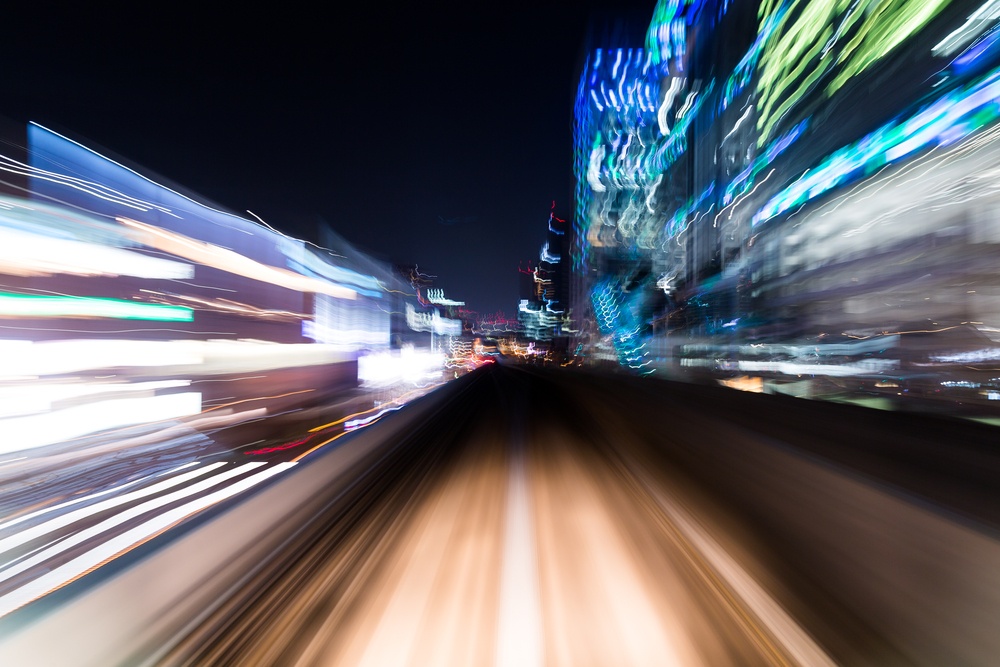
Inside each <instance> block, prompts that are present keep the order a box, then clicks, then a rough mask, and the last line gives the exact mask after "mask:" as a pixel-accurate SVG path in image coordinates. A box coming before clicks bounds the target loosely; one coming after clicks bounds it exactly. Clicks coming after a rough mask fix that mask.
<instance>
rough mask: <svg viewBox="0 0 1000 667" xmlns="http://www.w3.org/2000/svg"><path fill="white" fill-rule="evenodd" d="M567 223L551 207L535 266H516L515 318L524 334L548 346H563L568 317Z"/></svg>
mask: <svg viewBox="0 0 1000 667" xmlns="http://www.w3.org/2000/svg"><path fill="white" fill-rule="evenodd" d="M553 209H554V205H553ZM567 227H568V225H567V222H566V221H565V220H563V219H561V218H559V217H557V216H556V215H555V212H554V210H553V212H551V213H549V219H548V223H547V228H546V232H545V242H544V243H543V244H542V247H541V250H540V251H539V253H538V261H537V262H536V263H535V264H534V266H532V264H531V263H528V264H526V265H523V266H520V267H518V270H519V271H520V274H521V275H520V279H521V283H520V288H521V300H520V303H519V304H518V321H519V322H520V323H521V327H522V329H523V332H524V337H525V338H528V339H530V340H533V341H539V342H545V343H547V344H548V345H549V346H550V347H551V346H553V345H555V344H558V345H559V346H561V347H564V343H563V342H561V341H562V339H563V337H564V336H565V334H566V332H565V331H564V329H565V328H566V326H567V322H568V321H569V313H568V310H567V308H568V304H567V301H568V285H567V282H568V281H567V279H568V277H569V276H568V271H567V268H568V267H567V262H566V261H565V255H566V246H567ZM557 341H558V343H557Z"/></svg>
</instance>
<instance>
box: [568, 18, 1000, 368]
mask: <svg viewBox="0 0 1000 667" xmlns="http://www.w3.org/2000/svg"><path fill="white" fill-rule="evenodd" d="M998 18H1000V11H998V10H997V9H996V8H995V7H994V3H992V2H981V1H974V2H947V1H946V0H900V1H899V2H892V3H878V4H877V6H876V4H875V3H867V2H861V3H831V2H808V3H807V2H803V1H801V0H747V1H740V0H660V1H659V2H657V3H656V4H655V7H653V8H652V12H651V17H650V21H649V23H648V27H647V30H646V36H645V41H644V42H643V41H639V40H636V39H635V38H634V37H630V39H632V40H633V41H630V42H621V41H618V42H605V43H601V44H594V45H592V46H591V48H589V49H588V51H587V56H586V59H585V62H584V64H583V67H582V70H581V76H580V81H579V86H578V95H577V100H576V106H575V119H576V133H575V154H574V165H575V172H576V180H577V193H576V212H575V216H574V221H573V222H574V226H573V228H574V232H575V234H574V244H573V248H572V253H571V256H572V268H573V272H574V285H573V289H572V298H571V301H572V302H573V304H574V306H575V310H576V309H577V308H580V307H581V306H582V305H583V304H589V306H590V308H591V309H592V321H593V325H592V326H591V329H590V330H589V331H588V330H587V326H586V323H585V324H584V326H582V327H581V329H582V335H581V340H582V341H585V342H586V343H587V345H588V347H589V349H590V350H591V351H592V352H593V353H595V354H600V353H601V352H602V351H603V352H604V353H606V354H607V353H611V352H612V351H613V354H614V355H615V356H616V358H617V359H618V360H619V361H620V362H621V363H622V364H625V365H629V366H633V367H635V368H643V369H651V368H655V367H657V366H659V367H662V368H677V367H680V366H682V365H686V366H689V367H690V366H693V365H705V366H710V367H712V368H713V369H715V370H723V371H725V370H734V369H735V370H738V371H747V370H754V369H756V370H759V369H762V368H764V369H768V370H767V371H766V372H768V373H771V374H772V375H779V374H785V375H792V376H794V375H796V372H795V371H796V369H798V370H801V369H802V368H805V367H807V366H808V367H809V368H810V369H812V370H815V371H816V373H819V374H824V373H828V374H836V373H845V374H849V373H852V372H854V371H853V370H852V369H855V370H857V369H862V370H863V369H866V368H867V369H872V368H878V369H887V368H900V367H901V366H905V364H906V363H907V362H906V358H907V357H906V355H907V352H906V351H905V350H904V349H903V348H904V347H905V345H904V343H903V341H905V340H913V341H915V340H916V338H906V337H905V336H907V335H908V332H911V331H924V330H927V331H930V330H937V329H944V328H946V327H967V328H968V327H972V328H974V329H975V332H974V333H975V334H976V336H979V337H985V338H987V339H990V340H992V338H994V337H995V334H993V333H992V332H993V331H994V330H997V331H1000V290H997V289H996V288H994V287H993V286H992V283H993V279H992V278H991V277H990V276H992V275H994V273H995V270H996V269H997V268H1000V266H998V260H997V257H998V256H1000V252H998V249H1000V247H998V246H997V245H996V243H997V241H998V240H1000V215H998V214H997V213H996V211H998V210H1000V208H998V207H997V206H996V204H997V203H998V202H997V197H998V193H1000V188H997V187H996V185H995V184H996V183H997V177H996V176H995V175H994V174H995V173H1000V172H994V171H993V170H995V169H996V168H997V167H1000V151H998V148H1000V145H997V144H996V139H997V136H998V131H997V129H996V128H997V122H998V120H1000V107H998V106H997V104H996V100H997V98H998V95H1000V38H998V37H997V34H1000V33H998V31H997V30H996V28H997V23H998ZM973 337H975V336H973ZM874 339H878V341H879V342H878V344H874V343H872V342H871V341H872V340H874ZM866 341H867V342H866ZM991 344H992V343H991ZM782 345H786V347H784V348H782V347H781V346H782ZM788 345H790V347H788ZM873 350H874V351H873ZM928 354H929V353H925V354H924V356H923V357H922V359H923V361H930V359H929V356H928ZM809 355H812V357H811V358H812V359H813V360H814V361H815V360H819V362H820V364H819V366H820V367H819V368H818V369H817V368H814V365H810V364H807V363H806V362H805V361H804V359H805V358H806V357H808V356H809ZM790 358H791V359H790ZM834 360H837V361H836V363H834ZM779 362H780V363H784V364H786V365H785V366H781V365H780V364H779ZM866 364H867V365H866ZM835 367H836V368H835ZM775 369H784V370H775ZM761 372H764V371H761ZM858 372H861V371H860V370H859V371H858Z"/></svg>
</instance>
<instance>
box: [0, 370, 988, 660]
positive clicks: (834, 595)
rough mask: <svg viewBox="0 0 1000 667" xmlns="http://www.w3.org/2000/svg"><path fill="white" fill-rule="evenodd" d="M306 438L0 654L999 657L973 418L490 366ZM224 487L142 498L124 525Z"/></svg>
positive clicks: (5, 623)
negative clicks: (248, 488) (365, 420)
mask: <svg viewBox="0 0 1000 667" xmlns="http://www.w3.org/2000/svg"><path fill="white" fill-rule="evenodd" d="M313 423H315V422H313ZM326 423H329V421H327V422H326ZM664 423H668V424H670V428H669V429H664V428H663V424H664ZM304 430H306V429H303V431H304ZM301 432H302V431H300V433H301ZM942 434H946V435H947V438H943V437H942ZM333 437H335V438H338V439H339V440H338V442H339V445H338V446H337V447H332V448H327V449H324V450H322V451H321V452H318V453H317V454H316V455H315V456H312V457H310V458H309V459H308V460H307V461H305V462H303V463H302V464H301V465H299V466H298V467H297V468H296V470H295V471H294V472H293V473H292V474H290V475H288V476H286V477H284V478H283V479H280V480H276V481H275V482H274V483H273V484H272V485H269V486H267V487H266V488H264V489H262V490H261V491H260V492H259V493H257V494H256V495H254V496H252V497H250V498H248V499H246V500H245V501H244V502H242V503H239V504H235V505H233V506H231V507H229V508H228V509H226V511H225V512H224V513H219V514H217V515H216V516H215V517H214V518H212V519H211V520H209V521H207V522H204V523H203V524H201V525H197V526H195V527H193V528H191V529H189V530H187V531H185V533H184V534H183V535H182V536H180V537H178V538H176V539H174V540H168V541H166V542H163V543H161V544H160V545H159V548H158V549H156V550H153V551H152V552H150V553H148V554H147V555H146V557H145V558H144V559H143V560H137V561H136V560H134V561H132V563H131V565H130V567H128V568H125V569H123V570H122V571H121V572H119V573H118V574H117V575H116V576H111V577H108V578H106V580H105V581H104V582H102V583H100V584H97V585H93V584H92V585H87V581H86V579H84V580H82V581H80V582H77V583H74V584H73V585H71V586H67V587H66V588H65V592H64V593H60V595H61V596H62V597H63V599H64V605H63V606H61V607H58V608H55V607H52V606H50V607H49V609H48V611H47V612H46V613H44V614H41V616H33V615H31V614H30V613H28V612H30V611H31V608H30V607H29V608H26V609H24V610H22V611H15V612H13V613H10V614H9V615H8V616H7V617H6V618H3V619H0V661H7V662H10V663H11V664H22V663H23V662H24V660H23V658H24V656H26V655H31V656H32V657H35V658H38V659H40V660H42V661H43V662H46V663H51V664H62V663H64V662H66V659H67V654H66V653H65V650H66V649H64V648H62V647H60V646H57V645H53V646H44V647H41V648H39V647H40V643H39V642H41V641H42V640H41V638H43V637H47V636H53V634H56V635H62V634H64V633H75V634H76V636H85V637H87V642H88V644H87V646H88V651H87V657H86V658H85V659H83V660H79V661H77V662H80V663H82V664H92V665H102V664H137V665H144V664H168V665H170V664H185V665H187V664H213V665H240V666H241V667H242V666H243V665H405V664H432V665H443V666H445V665H490V664H496V665H504V664H520V665H538V664H544V665H557V666H558V665H578V664H598V665H605V664H613V665H671V664H676V665H706V666H712V667H716V666H722V667H725V666H727V665H732V666H734V667H735V666H739V667H744V666H751V667H752V666H756V665H789V666H791V665H819V666H821V667H829V666H831V665H835V664H848V665H856V664H857V665H862V664H874V665H885V664H893V665H895V664H899V665H926V666H928V667H930V666H934V665H952V664H963V665H964V664H968V665H989V664H992V663H993V658H994V657H995V655H997V652H998V651H1000V637H998V636H997V635H996V633H995V631H994V630H995V628H994V627H993V622H992V619H993V618H995V617H996V612H997V610H1000V585H998V582H1000V540H998V539H997V529H998V527H1000V511H998V509H997V505H996V503H995V502H990V500H989V499H990V498H994V497H995V486H996V485H995V482H996V471H997V470H1000V461H998V454H997V450H996V447H995V436H994V429H993V428H992V427H988V426H984V425H981V424H976V423H973V422H965V421H958V420H948V419H941V418H938V417H932V416H923V417H921V416H915V415H905V416H904V415H900V414H898V413H892V412H884V411H876V410H869V409H864V408H860V407H857V406H851V405H837V404H831V403H824V402H814V401H802V400H801V399H797V398H793V397H787V396H770V395H762V394H751V393H747V392H738V391H732V390H730V389H726V388H722V387H712V386H699V385H681V384H675V383H670V382H664V381H657V380H654V379H651V378H645V379H640V378H628V377H625V376H623V375H620V374H619V375H597V374H591V373H585V372H580V371H573V370H561V371H560V372H558V373H557V372H544V371H543V370H541V369H531V368H521V367H512V366H510V365H509V364H508V363H506V362H503V363H499V364H491V365H489V366H487V367H485V368H482V369H480V370H479V371H477V372H475V373H472V374H470V375H468V376H465V377H463V378H461V379H459V380H458V381H456V382H453V383H449V384H447V385H445V386H443V387H442V388H440V389H439V390H438V391H436V392H433V393H431V394H429V395H427V396H425V397H424V398H422V399H420V400H417V401H415V402H413V403H411V404H410V405H409V406H407V407H406V408H405V409H403V410H399V411H395V412H392V413H390V414H387V415H385V416H384V417H382V418H381V419H380V420H379V421H378V423H377V425H376V426H373V427H371V428H366V429H363V430H361V431H359V432H356V433H350V434H349V437H348V436H345V435H344V434H343V433H341V434H335V435H333ZM299 439H301V438H299ZM942 443H947V444H942ZM292 451H295V450H292ZM272 455H274V456H280V455H282V451H278V452H274V453H273V454H268V456H272ZM277 467H278V466H275V465H273V464H270V465H268V467H266V468H264V469H262V470H260V471H259V472H256V473H254V474H253V475H248V476H243V477H240V478H239V481H238V482H237V484H247V483H250V482H249V480H254V479H256V477H257V476H260V475H268V474H277ZM225 469H226V468H223V470H225ZM230 470H232V469H231V468H230ZM189 472H193V471H189ZM209 479H212V478H209ZM206 481H209V480H206ZM233 488H235V487H230V486H225V485H221V484H220V485H219V486H218V488H216V489H213V490H212V491H211V492H210V493H208V494H206V495H204V496H201V497H198V498H194V499H190V498H185V499H184V501H183V502H182V503H180V504H179V505H175V506H172V507H170V508H169V509H168V511H167V512H166V513H164V514H163V515H161V516H149V515H145V514H143V515H142V517H141V519H140V521H139V523H140V527H141V529H142V530H141V534H137V533H135V532H133V531H132V528H133V526H131V525H129V526H127V527H126V529H125V530H124V531H123V535H124V536H125V538H126V539H125V542H128V543H130V544H133V545H134V544H136V543H138V542H141V541H142V540H144V539H146V537H145V536H146V535H153V534H155V533H156V531H157V530H159V529H161V528H162V527H163V526H165V525H167V524H168V523H169V521H171V520H179V519H180V518H182V517H183V516H187V513H189V512H192V511H197V509H198V508H202V507H204V506H206V503H210V502H213V501H214V500H215V499H216V497H217V496H218V495H219V494H222V495H223V496H225V495H227V494H229V493H232V489H233ZM175 493H181V492H180V491H178V492H175ZM137 530H138V529H137ZM121 539H122V538H119V537H109V538H108V539H107V540H105V542H107V543H109V544H110V546H102V545H88V546H87V548H86V549H85V550H84V551H83V552H82V553H74V554H72V555H71V556H70V557H69V558H67V561H66V563H64V564H62V563H60V564H56V566H55V567H54V568H53V572H57V573H61V574H62V575H63V578H62V579H61V580H60V581H59V582H55V581H52V580H50V578H49V575H48V574H43V575H41V577H40V581H41V582H42V584H44V585H46V586H49V587H52V586H58V585H61V582H64V581H66V580H69V579H72V578H73V577H74V576H75V574H74V573H76V572H79V571H82V569H83V568H86V567H90V566H92V564H93V563H95V562H97V561H98V560H99V559H100V558H101V557H103V556H104V554H105V550H107V551H114V550H115V549H118V550H122V549H127V548H130V547H129V546H123V544H124V543H123V542H122V541H121ZM149 546H150V547H154V546H157V544H156V542H155V541H154V542H153V543H151V544H150V545H149ZM193 563H196V564H197V566H196V567H195V566H192V564H193ZM27 590H28V591H29V592H25V591H24V590H20V589H19V590H17V591H14V592H12V593H10V594H8V595H10V596H21V597H16V599H15V598H14V597H11V598H10V600H13V601H12V602H9V604H11V605H13V606H16V605H17V604H21V603H23V602H24V601H25V600H26V599H28V598H30V596H31V592H30V589H27ZM147 590H150V591H157V592H156V594H155V595H153V594H152V593H145V592H144V591H147ZM7 600H8V598H0V601H5V604H7V603H8V602H6V601H7ZM43 609H44V608H43ZM36 613H37V612H36ZM147 628H148V629H147ZM80 633H83V634H82V635H81V634H80ZM25 651H28V652H29V653H25Z"/></svg>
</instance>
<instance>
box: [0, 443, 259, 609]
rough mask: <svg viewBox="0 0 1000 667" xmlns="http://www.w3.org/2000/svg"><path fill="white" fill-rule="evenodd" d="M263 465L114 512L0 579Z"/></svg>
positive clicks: (1, 574)
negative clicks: (117, 512) (107, 517)
mask: <svg viewBox="0 0 1000 667" xmlns="http://www.w3.org/2000/svg"><path fill="white" fill-rule="evenodd" d="M262 465H266V464H264V463H246V464H244V465H242V466H240V467H237V468H233V469H230V470H227V471H226V472H223V473H220V474H218V475H214V476H213V477H210V478H209V479H206V480H202V481H201V482H198V483H196V484H192V485H190V486H188V487H186V488H183V489H181V490H179V491H174V492H173V493H169V494H167V495H165V496H162V497H160V498H156V499H155V500H150V501H147V502H145V503H142V504H141V505H136V506H135V507H132V508H130V509H128V510H126V511H124V512H121V513H120V514H116V515H114V516H112V517H111V518H109V519H105V520H104V521H101V522H100V523H98V524H95V525H93V526H90V527H88V528H85V529H83V530H81V531H79V532H77V533H74V534H73V535H71V536H70V537H68V538H66V539H64V540H61V541H59V542H57V543H56V544H54V545H53V546H51V547H48V548H45V549H43V550H41V551H39V552H36V553H34V554H32V555H31V556H30V557H28V558H25V559H24V560H21V561H20V562H18V563H17V564H15V565H11V566H10V567H7V568H6V569H4V570H3V571H0V582H3V581H7V580H8V579H10V578H11V577H13V576H15V575H17V574H20V573H21V572H23V571H25V570H27V569H28V568H30V567H33V566H35V565H38V564H39V563H43V562H45V561H47V560H50V559H52V558H54V557H56V556H58V555H59V554H62V553H65V552H66V551H67V550H69V549H70V548H72V547H75V546H76V545H77V544H82V543H84V542H86V541H87V540H88V539H90V538H92V537H94V536H96V535H100V534H101V533H105V532H107V531H109V530H111V529H113V528H115V527H117V526H120V525H122V524H125V523H127V522H128V521H131V520H132V519H134V518H136V517H138V516H141V515H142V514H145V513H146V512H150V511H152V510H155V509H158V508H160V507H163V506H165V505H168V504H170V503H172V502H174V501H176V500H181V499H183V498H186V497H188V496H193V495H195V494H197V493H200V492H202V491H204V490H205V489H208V488H210V487H212V486H217V485H218V484H221V483H222V482H225V481H226V480H228V479H232V478H234V477H238V476H240V475H242V474H244V473H246V472H247V471H249V470H251V469H253V468H257V467H260V466H262ZM236 486H237V485H232V486H230V487H229V488H230V489H233V488H236ZM82 514H83V515H84V516H86V515H87V514H89V513H88V512H83V513H82ZM161 516H163V515H161ZM77 518H84V517H83V516H80V517H77ZM52 529H55V527H52ZM97 562H101V561H97ZM40 581H47V579H46V578H45V577H42V578H40V579H37V580H36V581H35V582H33V584H32V585H31V587H30V588H31V589H32V590H38V588H37V587H39V586H43V585H44V584H39V583H38V582H40ZM43 592H44V591H43ZM2 599H3V598H0V600H2ZM32 599H33V598H32ZM2 609H3V608H2V607H0V613H2ZM8 611H9V609H8Z"/></svg>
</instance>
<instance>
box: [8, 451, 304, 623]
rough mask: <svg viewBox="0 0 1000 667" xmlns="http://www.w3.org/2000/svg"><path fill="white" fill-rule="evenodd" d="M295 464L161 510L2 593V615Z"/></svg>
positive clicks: (283, 465) (281, 464)
mask: <svg viewBox="0 0 1000 667" xmlns="http://www.w3.org/2000/svg"><path fill="white" fill-rule="evenodd" d="M292 465H294V464H293V463H280V464H278V465H275V466H272V467H271V468H269V469H267V470H264V471H262V472H260V473H257V474H256V475H253V476H251V477H248V478H246V479H243V480H240V481H239V482H236V483H235V484H231V485H229V486H227V487H226V488H224V489H221V490H219V491H215V492H214V493H211V494H209V495H207V496H205V497H203V498H199V499H197V500H193V501H191V502H189V503H187V504H185V505H182V506H180V507H176V508H174V509H172V510H170V511H168V512H164V513H163V514H160V515H158V516H156V517H154V518H152V519H150V520H148V521H146V522H144V523H142V524H140V525H138V526H136V527H135V528H131V529H130V530H128V531H126V532H124V533H122V534H120V535H117V536H115V537H114V538H112V539H110V540H108V541H107V542H105V543H103V544H102V545H100V546H99V547H97V548H94V549H91V550H90V551H88V552H86V553H84V554H83V555H81V556H78V557H76V558H74V559H73V560H71V561H70V562H68V563H66V564H65V565H62V566H60V567H57V568H55V569H54V570H52V571H50V572H48V573H47V574H45V575H43V576H41V577H39V578H38V579H35V580H34V581H32V582H31V583H30V584H28V585H27V586H24V587H23V588H20V589H18V590H16V591H14V592H13V593H8V594H7V595H4V596H2V597H0V615H3V614H7V613H10V612H11V611H13V610H15V609H17V608H18V607H21V606H22V605H24V604H27V603H28V602H31V601H32V600H34V599H36V598H38V597H40V596H42V595H45V594H46V593H49V592H51V591H53V590H55V589H57V588H60V587H62V586H65V585H66V584H68V583H70V582H71V581H73V580H74V579H76V578H78V577H80V576H81V575H83V574H86V573H87V572H89V571H90V570H92V569H93V568H95V567H98V566H99V565H101V564H102V563H104V562H106V561H108V560H110V559H112V558H116V557H117V556H120V555H121V554H122V553H124V552H126V551H129V550H130V549H134V548H135V547H137V546H139V545H140V544H142V543H143V542H145V541H146V540H149V539H150V538H152V537H154V536H156V535H158V534H159V533H161V532H163V531H164V530H166V529H167V528H169V527H170V526H172V525H174V524H176V523H178V522H180V521H182V520H183V519H184V518H186V517H188V516H190V515H192V514H195V513H197V512H200V511H202V510H203V509H205V508H206V507H209V506H211V505H214V504H215V503H218V502H221V501H223V500H225V499H226V498H230V497H232V496H235V495H236V494H238V493H242V492H243V491H245V490H247V489H249V488H250V487H252V486H254V485H256V484H260V483H261V482H264V481H265V480H267V479H268V478H269V477H273V476H274V475H278V474H280V473H282V472H284V471H285V470H287V469H288V468H289V467H291V466H292ZM248 466H249V467H256V466H254V464H248ZM232 472H234V473H242V472H244V469H243V468H241V469H238V470H237V471H232ZM219 481H222V480H219ZM123 520H124V519H123ZM115 523H121V522H115Z"/></svg>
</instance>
